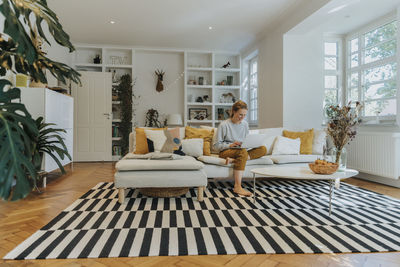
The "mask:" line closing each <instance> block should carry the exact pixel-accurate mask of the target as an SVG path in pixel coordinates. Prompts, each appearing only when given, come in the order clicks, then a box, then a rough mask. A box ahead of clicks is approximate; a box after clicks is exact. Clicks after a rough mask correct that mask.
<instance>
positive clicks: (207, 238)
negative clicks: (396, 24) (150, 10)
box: [5, 180, 400, 259]
mask: <svg viewBox="0 0 400 267" xmlns="http://www.w3.org/2000/svg"><path fill="white" fill-rule="evenodd" d="M245 185H246V186H247V187H248V188H249V190H251V188H252V184H251V183H245ZM257 187H258V188H257V193H258V195H259V196H261V198H259V199H258V202H257V203H256V204H253V202H252V201H251V199H250V198H242V197H237V196H236V195H234V194H233V192H232V184H231V183H230V182H223V183H222V182H210V183H209V187H208V190H206V191H205V194H206V197H205V200H204V202H197V200H196V192H195V190H194V189H191V190H190V191H189V192H188V193H187V195H186V196H184V197H181V198H170V199H168V198H147V197H142V196H141V194H140V193H138V191H137V190H131V191H130V192H129V194H128V196H127V198H128V200H126V202H125V204H124V205H120V204H119V203H118V202H117V197H118V196H117V190H116V189H115V188H114V187H113V184H112V183H100V184H98V185H97V186H96V187H94V188H92V189H91V190H90V191H89V192H87V193H86V194H84V195H83V196H82V197H81V198H79V199H78V200H77V201H75V202H74V203H73V204H72V205H70V206H69V207H68V208H66V209H65V210H64V211H62V212H61V213H60V214H59V215H58V216H57V217H56V218H54V219H53V220H52V221H51V222H50V223H49V224H47V225H46V226H44V227H43V228H42V229H40V230H39V231H37V232H36V233H34V234H33V235H32V236H31V237H29V238H28V239H27V240H25V241H24V242H23V243H22V244H20V245H19V246H18V247H16V248H15V249H14V250H12V251H11V252H9V253H8V254H7V255H6V256H5V259H50V258H59V259H65V258H98V257H133V256H156V255H211V254H250V253H261V254H263V253H280V254H284V253H332V252H333V253H340V252H380V251H381V252H383V251H400V200H398V199H394V198H390V197H388V196H385V195H381V194H377V193H374V192H371V191H368V190H364V189H361V188H358V187H356V186H352V185H348V184H344V183H343V184H342V185H341V187H340V189H339V190H337V191H336V195H335V199H334V202H333V213H332V216H330V217H329V215H328V190H329V185H328V183H327V182H324V181H288V180H277V181H259V182H258V185H257Z"/></svg>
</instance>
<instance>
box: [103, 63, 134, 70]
mask: <svg viewBox="0 0 400 267" xmlns="http://www.w3.org/2000/svg"><path fill="white" fill-rule="evenodd" d="M105 67H106V68H111V69H131V68H132V65H117V64H115V65H113V64H107V65H105Z"/></svg>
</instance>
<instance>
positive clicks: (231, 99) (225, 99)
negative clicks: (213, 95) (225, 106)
mask: <svg viewBox="0 0 400 267" xmlns="http://www.w3.org/2000/svg"><path fill="white" fill-rule="evenodd" d="M219 102H220V103H235V102H236V97H235V96H234V95H233V94H232V93H225V94H222V95H221V97H220V99H219Z"/></svg>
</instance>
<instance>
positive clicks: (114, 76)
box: [108, 69, 119, 83]
mask: <svg viewBox="0 0 400 267" xmlns="http://www.w3.org/2000/svg"><path fill="white" fill-rule="evenodd" d="M108 72H111V81H112V82H113V83H117V82H118V80H119V77H118V76H117V71H116V70H111V69H109V70H108Z"/></svg>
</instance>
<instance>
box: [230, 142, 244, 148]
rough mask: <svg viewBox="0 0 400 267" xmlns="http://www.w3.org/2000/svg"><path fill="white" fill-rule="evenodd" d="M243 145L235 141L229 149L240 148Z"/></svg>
mask: <svg viewBox="0 0 400 267" xmlns="http://www.w3.org/2000/svg"><path fill="white" fill-rule="evenodd" d="M241 145H242V142H239V141H235V142H233V143H232V144H230V145H229V147H240V146H241Z"/></svg>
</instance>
